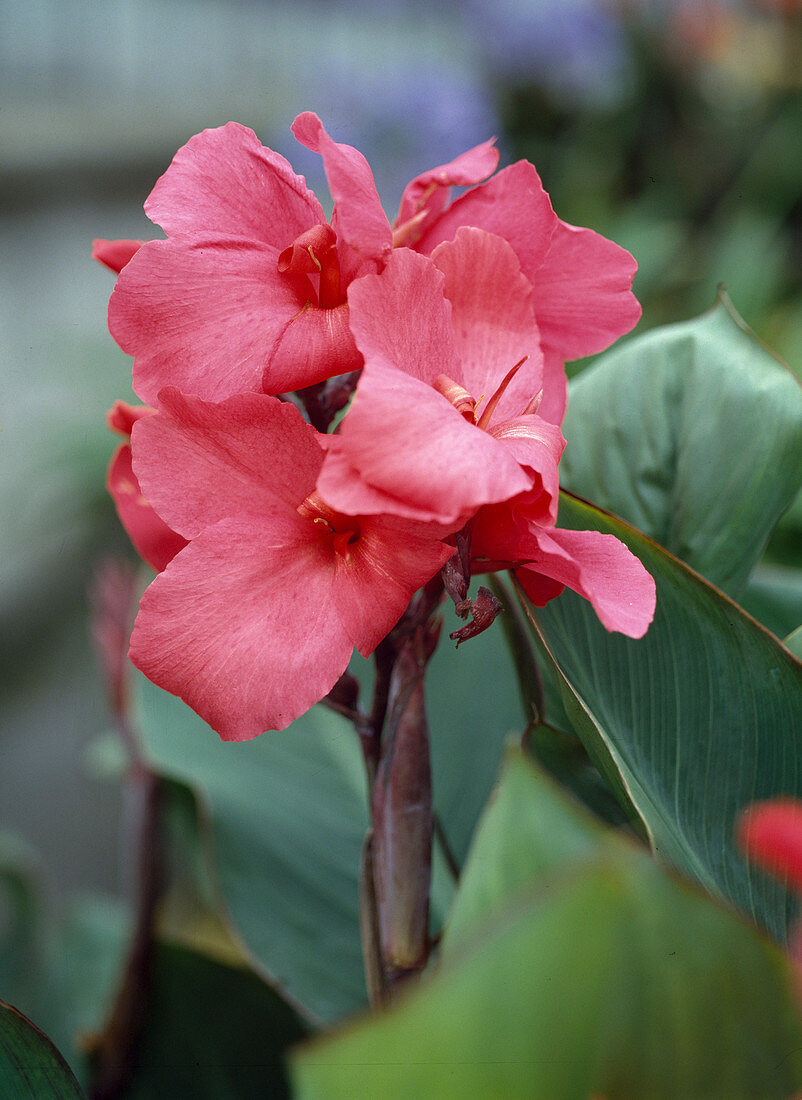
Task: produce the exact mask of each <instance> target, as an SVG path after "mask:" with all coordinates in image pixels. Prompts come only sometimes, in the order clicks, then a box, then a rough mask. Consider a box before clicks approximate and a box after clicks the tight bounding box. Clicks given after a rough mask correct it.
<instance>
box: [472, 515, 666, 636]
mask: <svg viewBox="0 0 802 1100" xmlns="http://www.w3.org/2000/svg"><path fill="white" fill-rule="evenodd" d="M471 556H472V568H473V570H474V572H476V573H484V572H496V571H498V570H501V569H511V570H512V571H513V572H514V575H515V576H516V578H517V579H518V581H519V582H520V584H521V587H522V588H523V590H524V591H525V592H526V594H527V596H528V597H529V599H530V600H531V601H532V603H533V604H535V606H537V607H543V606H544V605H545V604H546V603H548V602H549V600H552V599H554V598H555V596H559V595H560V593H561V592H562V590H563V588H565V587H568V588H572V589H573V590H574V591H575V592H578V593H579V595H580V596H583V597H584V598H585V599H586V600H589V601H590V603H591V605H592V607H593V610H594V611H595V612H596V614H597V615H598V616H599V619H600V620H601V622H602V624H603V625H604V626H605V627H606V628H607V629H608V630H616V631H618V632H619V633H621V634H627V635H628V636H629V637H631V638H640V637H642V636H643V635H644V634H645V633H646V630H647V628H648V626H649V623H650V622H651V621H652V619H653V618H654V610H655V603H656V590H655V584H654V580H653V578H652V577H651V575H650V574H649V573H647V571H646V570H645V569H644V567H643V566H642V565H641V563H640V562H639V561H638V559H637V558H636V557H635V555H634V554H632V553H631V552H630V551H629V550H628V549H627V547H626V546H624V544H623V543H622V542H619V540H618V539H617V538H615V536H614V535H603V534H601V533H600V532H598V531H568V530H561V529H560V528H557V527H555V526H554V518H553V516H552V515H551V509H550V502H546V501H544V500H543V497H542V495H541V496H538V495H537V494H536V493H529V494H524V495H523V496H521V497H517V498H516V499H515V500H512V501H507V502H505V503H504V504H499V505H492V506H490V507H488V508H483V509H482V510H481V511H480V512H479V513H478V514H477V515H476V517H475V518H474V520H473V523H472V524H471Z"/></svg>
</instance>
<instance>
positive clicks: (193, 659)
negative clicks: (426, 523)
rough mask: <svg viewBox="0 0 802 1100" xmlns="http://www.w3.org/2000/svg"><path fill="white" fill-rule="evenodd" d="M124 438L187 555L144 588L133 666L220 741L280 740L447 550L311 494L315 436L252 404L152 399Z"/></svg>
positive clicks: (299, 421) (292, 415) (169, 395)
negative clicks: (268, 734)
mask: <svg viewBox="0 0 802 1100" xmlns="http://www.w3.org/2000/svg"><path fill="white" fill-rule="evenodd" d="M159 400H160V407H159V411H158V413H156V414H154V415H150V416H146V417H142V418H140V419H139V420H138V422H137V423H136V424H135V425H134V427H133V431H132V450H133V467H134V471H135V473H136V476H137V477H138V479H139V481H140V483H141V485H142V487H143V489H144V492H145V496H146V497H147V499H148V500H149V501H150V502H151V503H152V504H153V507H154V508H155V510H156V511H157V513H158V514H159V516H161V517H162V518H163V520H164V521H165V523H167V524H168V525H169V527H170V528H171V529H172V530H174V531H176V532H178V533H179V534H180V535H181V536H182V537H183V538H184V539H186V540H187V542H188V545H187V546H186V547H185V548H184V549H182V550H181V551H180V553H178V554H177V555H176V556H175V557H174V558H173V559H172V561H171V562H170V563H169V565H167V567H166V568H165V569H164V571H163V572H162V573H160V575H159V576H158V577H156V579H155V580H154V581H153V582H152V584H151V585H150V587H149V588H148V589H147V591H146V592H145V594H144V596H143V597H142V600H141V603H140V610H139V614H138V616H137V619H136V623H135V626H134V631H133V634H132V637H131V647H130V656H131V659H132V661H133V662H134V664H135V665H136V666H137V667H138V668H139V669H141V671H142V672H144V673H145V675H146V676H148V677H149V678H150V679H151V680H153V682H154V683H156V684H158V685H159V686H160V687H163V688H165V689H166V690H167V691H170V692H172V693H173V694H175V695H179V696H180V697H181V698H182V699H184V701H185V702H187V703H188V704H189V705H190V706H191V707H192V708H193V709H194V710H195V711H197V713H198V714H200V715H201V717H203V718H204V719H205V720H206V721H207V722H208V723H209V724H210V725H211V726H212V727H213V728H214V729H215V730H217V732H218V733H219V734H220V736H221V737H222V738H224V739H225V740H234V741H239V740H246V739H248V738H252V737H256V736H257V735H258V734H260V733H262V732H263V731H264V730H267V729H284V728H285V727H286V726H287V725H289V723H290V722H292V721H293V720H294V719H295V718H297V717H298V716H299V715H300V714H303V713H304V711H306V710H308V709H309V707H311V706H312V705H313V704H314V703H316V702H318V701H319V700H320V699H321V698H323V696H324V695H326V694H327V693H328V692H329V691H330V690H331V689H332V687H333V686H334V684H335V683H336V681H337V680H338V679H339V677H340V676H341V674H342V673H343V672H344V671H345V668H346V666H347V664H348V661H349V660H350V657H351V654H352V651H353V648H354V646H356V648H357V649H358V650H359V652H360V653H362V654H363V655H364V656H367V655H368V654H370V653H371V652H372V651H373V649H375V647H376V646H377V645H378V643H379V642H380V641H381V640H382V638H384V637H385V636H386V634H387V633H388V632H389V631H390V630H391V629H392V627H393V626H394V625H395V623H396V622H397V620H398V619H399V618H400V616H401V615H402V614H403V612H404V610H405V609H406V606H407V604H408V602H409V600H410V598H411V596H412V595H413V594H414V593H415V592H416V591H417V590H418V589H419V588H420V587H421V586H422V585H424V584H425V583H426V582H427V581H429V580H430V579H431V578H432V577H433V576H434V575H435V574H436V573H437V572H438V570H439V569H440V568H441V567H442V566H443V564H444V563H445V561H446V560H447V559H448V558H449V557H450V556H451V554H452V552H453V548H452V547H449V546H446V545H444V544H443V543H442V542H441V541H440V540H439V539H438V538H436V537H434V536H433V535H432V534H431V533H430V532H429V531H427V530H426V529H424V528H422V527H420V525H416V524H410V523H409V522H406V521H403V520H398V519H396V518H393V517H384V516H375V517H374V516H344V515H342V514H340V513H338V512H336V511H335V510H334V509H333V508H331V507H330V506H329V505H328V504H327V503H326V502H325V501H324V500H323V499H322V498H321V496H320V495H319V494H318V493H317V492H316V491H315V484H316V481H317V478H318V474H319V471H320V466H321V464H322V462H323V457H324V452H325V446H326V444H327V442H328V437H326V436H321V435H319V434H318V433H317V432H316V431H315V430H314V429H313V428H312V427H310V425H309V424H308V423H307V422H306V421H305V420H303V418H302V417H301V415H300V413H299V412H298V410H297V409H296V408H295V407H294V406H293V405H291V404H289V403H287V402H281V401H279V400H277V399H276V398H274V397H270V396H267V395H265V394H238V395H234V396H233V397H230V398H228V399H227V400H225V401H223V402H220V403H216V404H214V403H209V402H206V401H203V400H202V399H200V398H197V397H193V396H185V395H182V394H180V393H179V392H178V391H177V390H175V389H169V388H168V389H166V390H164V391H162V393H161V394H160V398H159Z"/></svg>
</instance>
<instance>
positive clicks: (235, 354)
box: [109, 239, 316, 404]
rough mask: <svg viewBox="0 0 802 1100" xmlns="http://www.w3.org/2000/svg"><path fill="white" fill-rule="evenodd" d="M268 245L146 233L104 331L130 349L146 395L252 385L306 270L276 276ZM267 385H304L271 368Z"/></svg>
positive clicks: (299, 300)
mask: <svg viewBox="0 0 802 1100" xmlns="http://www.w3.org/2000/svg"><path fill="white" fill-rule="evenodd" d="M277 256H278V253H277V251H276V250H275V249H271V248H268V247H267V246H265V245H258V244H252V243H250V242H248V241H242V240H233V239H232V240H223V241H211V242H203V241H192V242H190V241H187V240H167V241H150V242H148V243H147V244H145V245H143V246H142V248H140V250H139V251H138V252H137V254H136V255H135V256H134V257H133V259H132V260H131V261H130V263H129V264H127V265H126V267H124V268H123V270H122V271H121V272H120V275H119V277H118V279H117V284H116V286H115V288H114V291H113V293H112V296H111V300H110V302H109V331H110V332H111V334H112V336H113V337H114V339H115V340H116V341H117V343H118V344H119V345H120V347H121V348H122V349H123V351H125V352H127V353H128V354H129V355H133V356H134V389H135V390H136V392H137V393H138V394H139V396H140V397H141V398H142V400H143V401H147V402H149V403H151V404H153V403H155V401H156V398H157V395H158V393H159V390H161V389H162V388H163V387H164V386H170V385H175V386H178V387H179V389H182V390H184V391H186V392H188V393H196V394H198V395H199V396H201V397H204V398H206V399H207V400H210V401H219V400H221V399H223V398H225V397H228V396H229V395H230V394H232V393H241V392H243V391H245V390H261V388H262V374H263V372H264V368H265V366H266V365H267V362H268V360H269V358H270V353H271V351H272V349H273V346H274V344H275V343H276V341H277V340H278V339H279V338H280V337H281V335H282V334H283V332H284V329H285V328H286V326H287V324H288V323H289V322H290V321H291V320H292V318H293V317H294V316H295V315H296V314H297V313H299V311H300V310H301V309H303V307H304V306H305V304H306V303H307V301H309V300H310V299H311V300H316V296H315V294H314V291H313V290H312V287H311V284H310V283H309V280H308V279H307V278H306V276H291V275H279V274H278V272H277V270H276V261H277ZM272 373H273V376H274V385H275V386H276V390H275V391H274V392H277V393H282V392H285V391H290V390H293V389H295V388H296V387H298V386H299V385H307V384H308V383H307V382H306V381H305V379H303V378H301V379H298V378H296V377H295V376H294V374H293V373H292V368H291V367H290V368H289V369H288V370H287V371H286V372H284V373H282V371H281V368H280V364H276V366H275V368H274V370H273V372H272Z"/></svg>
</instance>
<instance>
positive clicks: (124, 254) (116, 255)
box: [92, 237, 145, 274]
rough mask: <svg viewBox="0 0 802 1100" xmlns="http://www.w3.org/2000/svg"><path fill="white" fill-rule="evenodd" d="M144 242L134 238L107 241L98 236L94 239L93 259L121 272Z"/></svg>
mask: <svg viewBox="0 0 802 1100" xmlns="http://www.w3.org/2000/svg"><path fill="white" fill-rule="evenodd" d="M144 243H145V242H144V241H132V240H121V241H107V240H105V239H104V238H103V237H98V238H97V239H96V240H94V241H92V259H93V260H97V261H98V263H101V264H104V265H105V266H106V267H107V268H109V270H110V271H114V272H116V273H117V274H119V273H120V272H121V271H122V269H123V268H124V267H125V265H126V264H127V263H128V261H129V260H130V259H131V257H132V256H133V255H135V253H137V252H138V251H139V249H140V248H141V247H142V245H143V244H144Z"/></svg>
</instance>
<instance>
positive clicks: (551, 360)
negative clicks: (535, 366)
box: [537, 347, 568, 424]
mask: <svg viewBox="0 0 802 1100" xmlns="http://www.w3.org/2000/svg"><path fill="white" fill-rule="evenodd" d="M567 404H568V377H567V375H566V373H565V363H564V362H563V360H562V358H561V356H559V355H558V354H557V352H556V351H553V350H552V349H551V348H548V347H544V348H543V400H542V401H541V402H540V408H539V409H538V410H537V411H538V416H542V417H543V419H544V420H548V421H549V423H550V424H562V422H563V420H564V419H565V408H566V406H567Z"/></svg>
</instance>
